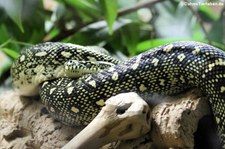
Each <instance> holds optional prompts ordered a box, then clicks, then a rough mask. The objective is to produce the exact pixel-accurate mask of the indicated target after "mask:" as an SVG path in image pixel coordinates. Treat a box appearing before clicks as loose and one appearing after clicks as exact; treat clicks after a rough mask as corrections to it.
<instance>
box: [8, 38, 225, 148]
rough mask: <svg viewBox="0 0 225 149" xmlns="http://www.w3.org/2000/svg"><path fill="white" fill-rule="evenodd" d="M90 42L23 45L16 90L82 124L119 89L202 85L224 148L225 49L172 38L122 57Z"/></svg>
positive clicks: (173, 90)
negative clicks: (35, 98)
mask: <svg viewBox="0 0 225 149" xmlns="http://www.w3.org/2000/svg"><path fill="white" fill-rule="evenodd" d="M96 49H98V48H92V47H90V46H80V45H76V44H71V43H61V42H46V43H40V44H37V45H34V46H32V47H29V48H27V49H25V50H24V51H23V52H22V53H21V55H20V56H19V57H18V59H16V60H15V61H14V63H13V65H12V67H11V76H12V80H13V84H14V88H15V90H16V91H18V92H19V93H20V95H22V96H36V95H40V97H41V101H42V102H43V104H44V105H46V107H47V109H48V111H49V113H50V114H51V115H52V117H54V118H55V119H57V120H59V121H61V122H62V123H65V124H67V125H72V126H84V125H87V124H89V123H90V121H91V120H93V119H94V117H95V116H96V115H97V114H98V113H99V111H100V110H101V108H102V107H103V106H104V105H105V101H106V100H107V99H108V98H110V97H111V96H114V95H116V94H119V93H125V92H131V91H132V92H137V93H139V94H142V93H147V94H149V95H153V94H156V93H157V94H162V95H174V94H178V93H181V92H183V91H185V90H188V89H191V88H195V87H197V88H199V89H200V90H201V92H202V93H203V95H205V96H206V97H207V99H208V101H209V105H210V107H211V109H212V113H213V115H214V119H215V122H216V125H217V132H218V135H219V137H220V140H221V143H222V145H223V148H225V128H224V126H225V52H223V51H222V50H221V49H218V48H216V47H213V46H211V45H208V44H205V43H200V42H195V41H179V42H172V43H168V44H165V45H161V46H158V47H155V48H152V49H150V50H148V51H146V52H143V53H140V54H139V55H137V56H135V57H132V58H129V59H128V60H125V61H122V62H121V61H120V60H118V59H116V58H114V57H112V56H110V55H109V54H107V53H105V52H103V51H101V50H100V51H99V50H96Z"/></svg>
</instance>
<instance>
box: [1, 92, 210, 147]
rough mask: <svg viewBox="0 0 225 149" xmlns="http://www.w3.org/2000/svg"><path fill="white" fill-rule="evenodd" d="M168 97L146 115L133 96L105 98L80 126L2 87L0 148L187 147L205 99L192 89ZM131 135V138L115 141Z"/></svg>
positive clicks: (145, 108) (206, 110)
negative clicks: (94, 114) (57, 118)
mask: <svg viewBox="0 0 225 149" xmlns="http://www.w3.org/2000/svg"><path fill="white" fill-rule="evenodd" d="M165 98H168V97H165ZM169 98H171V99H172V101H168V102H163V103H161V104H159V105H157V106H155V107H154V108H153V109H152V111H151V116H149V108H148V106H147V105H146V103H145V102H144V101H143V100H141V99H140V97H139V96H137V95H136V94H135V93H129V94H120V95H118V96H115V97H113V98H111V99H109V100H107V102H106V106H105V107H104V108H103V109H102V111H101V112H100V113H99V115H98V116H97V117H96V118H95V119H94V120H93V121H92V122H91V123H90V125H88V126H87V127H86V128H85V129H83V128H72V127H68V126H65V125H63V124H61V123H60V122H57V121H55V120H53V119H52V118H51V117H50V116H49V115H48V114H45V112H43V111H45V110H43V109H44V108H43V105H42V104H41V103H40V101H36V100H31V99H23V98H20V97H19V96H18V95H17V94H16V93H15V92H13V91H6V92H3V93H1V95H0V148H43V149H47V148H61V147H63V146H64V148H70V147H71V146H73V147H78V146H79V147H80V148H86V147H89V146H91V147H92V148H94V147H95V148H98V147H100V146H102V145H103V144H106V143H109V142H111V141H116V142H114V143H111V144H108V145H105V146H104V147H103V148H104V149H106V148H123V149H125V148H140V149H141V148H151V147H152V146H154V147H158V148H164V147H165V148H169V147H171V148H193V145H194V140H193V133H194V132H195V131H196V129H197V124H198V121H199V119H200V118H202V117H203V116H204V115H207V114H209V113H210V112H209V108H208V104H207V100H205V99H204V98H202V97H200V94H199V93H198V92H195V91H190V92H187V93H185V94H182V95H179V96H176V97H169ZM136 99H138V100H136ZM41 109H42V110H41ZM150 121H151V130H150V131H149V133H147V134H146V135H144V136H141V137H139V136H140V135H142V134H144V133H146V132H147V130H149V128H150ZM82 129H83V131H81V132H80V134H78V132H79V131H80V130H82ZM76 134H78V135H77V136H76ZM74 136H76V137H75V138H73V137H74ZM137 137H139V138H137ZM72 138H73V139H72ZM131 138H135V139H132V140H128V141H119V140H121V139H122V140H123V139H131ZM70 140H71V142H69V141H70ZM68 142H69V143H68Z"/></svg>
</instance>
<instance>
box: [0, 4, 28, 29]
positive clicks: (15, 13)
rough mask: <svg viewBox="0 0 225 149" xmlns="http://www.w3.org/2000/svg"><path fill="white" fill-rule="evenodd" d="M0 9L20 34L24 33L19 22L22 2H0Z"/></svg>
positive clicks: (20, 21)
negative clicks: (1, 8)
mask: <svg viewBox="0 0 225 149" xmlns="http://www.w3.org/2000/svg"><path fill="white" fill-rule="evenodd" d="M0 7H3V8H4V10H5V11H6V13H7V15H8V16H9V17H10V18H11V19H12V20H13V21H14V23H15V24H16V25H17V26H18V27H19V28H20V30H21V32H24V29H23V25H22V20H21V16H22V7H23V0H0Z"/></svg>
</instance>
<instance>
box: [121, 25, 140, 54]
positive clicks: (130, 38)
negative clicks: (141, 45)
mask: <svg viewBox="0 0 225 149" xmlns="http://www.w3.org/2000/svg"><path fill="white" fill-rule="evenodd" d="M121 31H122V40H123V44H124V45H125V46H126V47H127V49H128V52H129V54H130V55H131V56H134V55H136V54H137V44H138V42H139V31H140V29H139V24H137V23H131V24H128V25H127V26H125V27H123V28H122V30H121Z"/></svg>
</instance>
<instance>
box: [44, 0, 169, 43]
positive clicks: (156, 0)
mask: <svg viewBox="0 0 225 149" xmlns="http://www.w3.org/2000/svg"><path fill="white" fill-rule="evenodd" d="M163 1H165V0H148V1H145V2H140V3H137V4H136V5H134V6H131V7H127V8H124V9H121V10H119V11H118V17H120V16H124V15H127V14H129V13H132V12H134V11H136V10H138V9H140V8H149V7H152V6H154V5H155V4H157V3H161V2H163ZM102 19H103V18H102ZM96 21H98V20H94V21H91V22H88V23H86V24H82V25H80V26H78V27H76V28H73V29H70V30H66V31H61V33H59V34H58V35H57V36H55V37H53V38H48V37H46V38H44V41H59V40H62V39H64V38H66V37H69V36H71V35H73V34H75V33H76V32H78V31H79V30H80V29H82V28H83V27H85V26H88V25H90V24H92V23H94V22H96Z"/></svg>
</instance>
